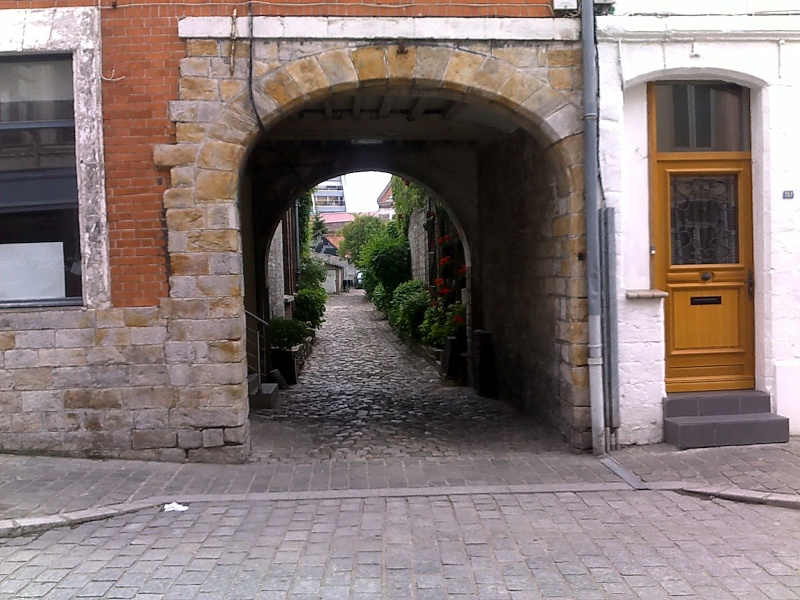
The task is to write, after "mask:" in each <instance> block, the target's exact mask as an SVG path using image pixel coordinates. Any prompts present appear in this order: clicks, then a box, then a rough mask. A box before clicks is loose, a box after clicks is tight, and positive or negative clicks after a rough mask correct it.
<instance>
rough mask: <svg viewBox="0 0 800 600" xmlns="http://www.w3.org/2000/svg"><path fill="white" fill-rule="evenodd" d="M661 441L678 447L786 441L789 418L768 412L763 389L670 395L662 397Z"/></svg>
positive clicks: (767, 395) (767, 403)
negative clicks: (662, 425)
mask: <svg viewBox="0 0 800 600" xmlns="http://www.w3.org/2000/svg"><path fill="white" fill-rule="evenodd" d="M664 441H666V442H667V443H670V444H675V445H676V446H677V447H678V448H679V449H681V450H683V449H687V448H715V447H719V446H743V445H749V444H775V443H783V442H788V441H789V419H787V418H786V417H781V416H780V415H776V414H773V413H771V412H770V396H769V394H767V393H766V392H759V391H756V390H742V391H730V392H727V391H726V392H701V393H681V394H670V395H669V396H667V397H666V398H665V399H664Z"/></svg>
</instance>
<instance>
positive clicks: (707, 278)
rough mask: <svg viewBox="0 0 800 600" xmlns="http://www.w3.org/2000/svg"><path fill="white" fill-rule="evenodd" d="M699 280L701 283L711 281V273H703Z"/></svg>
mask: <svg viewBox="0 0 800 600" xmlns="http://www.w3.org/2000/svg"><path fill="white" fill-rule="evenodd" d="M700 279H702V280H703V281H711V271H703V274H702V275H700Z"/></svg>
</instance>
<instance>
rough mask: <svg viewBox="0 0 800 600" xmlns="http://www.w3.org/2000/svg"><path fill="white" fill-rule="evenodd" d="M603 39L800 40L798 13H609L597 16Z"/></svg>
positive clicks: (654, 40) (600, 35)
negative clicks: (679, 14) (758, 14)
mask: <svg viewBox="0 0 800 600" xmlns="http://www.w3.org/2000/svg"><path fill="white" fill-rule="evenodd" d="M597 39H598V40H599V41H614V42H616V41H623V42H685V41H695V42H696V41H714V42H723V41H731V42H744V41H773V42H777V41H779V40H784V41H800V15H798V16H758V17H754V16H747V15H732V16H731V15H728V16H668V17H663V16H616V15H615V16H606V17H598V18H597Z"/></svg>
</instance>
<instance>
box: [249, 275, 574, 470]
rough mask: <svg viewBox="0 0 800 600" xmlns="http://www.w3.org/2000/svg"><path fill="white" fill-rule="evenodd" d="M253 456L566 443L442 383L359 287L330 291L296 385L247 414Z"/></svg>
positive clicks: (498, 449) (436, 453)
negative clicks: (268, 406)
mask: <svg viewBox="0 0 800 600" xmlns="http://www.w3.org/2000/svg"><path fill="white" fill-rule="evenodd" d="M252 421H253V423H252V426H253V432H254V438H253V439H254V441H253V447H254V456H255V457H257V458H269V459H275V458H279V459H287V460H299V461H305V460H308V459H318V458H344V459H353V458H364V459H371V458H389V457H446V456H449V457H457V456H476V455H485V454H487V453H495V454H497V453H502V454H507V453H509V452H525V453H531V452H548V451H559V452H566V451H568V450H567V447H566V446H565V445H564V444H562V443H561V441H560V439H559V438H558V437H557V435H556V434H555V433H553V432H551V431H548V430H546V429H544V428H542V427H540V426H539V425H538V424H537V423H536V422H534V421H533V420H532V419H531V418H528V417H527V416H525V415H522V414H520V413H519V412H518V411H517V410H515V409H514V408H512V407H510V406H509V405H507V404H505V403H503V402H502V401H499V400H491V399H487V398H481V397H479V396H477V395H476V394H475V393H474V392H473V391H472V390H471V388H469V387H445V386H443V385H442V384H440V383H439V377H438V374H437V372H436V369H435V367H434V366H433V365H432V364H431V363H430V362H429V361H428V360H427V359H425V358H423V357H421V356H418V355H416V354H414V353H413V352H412V351H411V350H410V349H409V348H408V347H407V346H406V345H405V344H404V343H402V342H401V341H400V340H399V339H398V338H397V337H396V336H395V335H394V333H393V332H392V331H391V329H390V327H389V324H388V322H387V321H386V320H385V318H383V317H382V315H381V314H380V313H379V312H378V311H376V310H375V308H374V307H373V305H372V304H371V303H370V302H369V301H367V299H366V297H365V296H364V293H363V292H362V291H361V290H354V291H352V292H350V293H346V294H339V295H337V296H333V297H331V298H330V300H329V301H328V305H327V312H326V322H325V323H324V325H323V326H322V328H321V330H320V331H319V333H318V336H317V341H316V344H315V346H314V351H313V353H312V355H311V357H310V359H309V360H308V362H307V364H306V366H305V369H304V370H303V373H302V375H301V377H300V382H299V384H298V385H296V386H293V387H292V388H291V389H289V390H285V391H282V392H281V396H280V405H279V407H278V408H277V409H267V410H260V411H256V412H255V413H254V414H253V416H252Z"/></svg>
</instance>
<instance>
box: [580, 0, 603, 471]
mask: <svg viewBox="0 0 800 600" xmlns="http://www.w3.org/2000/svg"><path fill="white" fill-rule="evenodd" d="M581 42H582V45H583V144H584V146H583V154H584V162H585V168H584V173H585V175H584V177H585V179H584V187H585V194H586V278H587V280H588V293H589V358H588V364H589V403H590V404H589V405H590V407H591V415H592V451H593V452H594V454H595V455H597V456H600V455H603V454H605V452H606V439H605V437H606V434H605V431H606V427H605V414H604V406H603V329H602V317H601V315H602V300H601V293H600V291H601V290H600V223H599V212H598V209H599V200H598V197H599V193H598V192H599V173H598V151H597V134H598V129H597V120H598V119H597V112H598V103H597V93H598V85H597V82H598V75H597V45H596V43H595V25H594V0H583V1H582V3H581Z"/></svg>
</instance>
